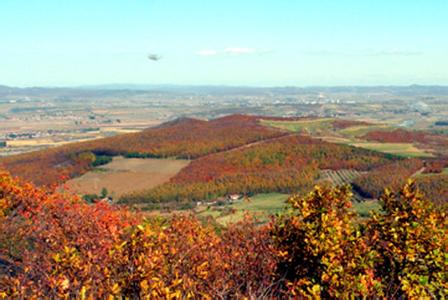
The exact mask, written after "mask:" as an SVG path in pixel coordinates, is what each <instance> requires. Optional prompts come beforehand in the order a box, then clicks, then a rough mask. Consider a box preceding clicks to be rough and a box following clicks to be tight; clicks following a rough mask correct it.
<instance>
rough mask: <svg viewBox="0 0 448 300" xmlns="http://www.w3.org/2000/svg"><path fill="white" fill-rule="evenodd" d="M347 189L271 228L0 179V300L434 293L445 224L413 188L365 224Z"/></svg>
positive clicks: (442, 261) (443, 283)
mask: <svg viewBox="0 0 448 300" xmlns="http://www.w3.org/2000/svg"><path fill="white" fill-rule="evenodd" d="M350 198H351V193H350V190H349V189H348V188H336V189H329V188H320V187H316V188H315V190H314V191H313V192H311V193H310V194H309V195H307V196H306V197H298V196H292V197H291V198H290V199H289V204H290V208H289V209H288V211H287V212H285V214H284V215H283V216H279V217H277V218H273V220H272V222H271V224H268V225H264V226H259V225H256V222H254V221H252V220H250V219H246V220H244V221H243V222H241V223H238V224H234V225H231V226H229V227H227V228H218V227H216V226H214V225H213V224H209V223H202V222H201V221H199V220H198V219H196V218H195V217H194V216H188V215H177V216H173V217H170V218H169V219H157V218H152V219H147V220H145V219H143V218H141V217H140V216H139V215H137V214H134V213H130V212H128V211H126V210H123V209H117V208H115V207H113V206H110V205H108V204H105V203H97V204H93V205H90V204H87V203H85V202H84V201H83V200H81V199H78V198H73V197H72V196H66V195H61V194H58V193H55V192H53V191H49V190H45V189H37V188H35V187H33V186H31V185H29V184H23V183H20V182H18V181H16V180H14V179H12V178H11V177H9V176H8V175H7V174H0V298H23V299H28V298H78V299H86V298H111V299H114V298H116V299H117V298H121V297H127V298H130V299H135V298H155V299H157V298H162V299H188V298H195V299H197V298H205V299H224V298H225V299H227V298H244V297H247V298H252V299H255V298H291V297H292V298H309V299H311V298H313V299H319V298H342V299H344V298H354V297H357V298H377V297H386V298H421V297H423V298H425V297H426V298H434V299H437V298H443V297H446V296H447V290H448V286H447V280H448V278H447V274H448V265H447V260H448V259H447V258H448V249H447V248H448V245H447V238H446V234H447V233H448V230H447V228H448V224H447V220H446V214H445V213H444V212H443V211H437V210H435V209H433V208H432V207H431V206H430V204H429V203H428V202H427V201H425V200H423V199H422V197H421V196H420V194H419V192H418V191H417V190H416V188H415V185H414V184H413V183H409V184H407V185H406V186H405V187H404V188H403V189H402V190H401V191H399V192H398V193H391V192H388V191H387V192H386V193H385V194H384V196H383V197H382V201H383V211H382V212H381V213H378V214H374V215H373V216H372V217H371V218H370V219H369V220H368V221H366V222H365V223H359V222H358V221H356V218H355V216H353V214H352V213H351V212H350V206H351V201H350Z"/></svg>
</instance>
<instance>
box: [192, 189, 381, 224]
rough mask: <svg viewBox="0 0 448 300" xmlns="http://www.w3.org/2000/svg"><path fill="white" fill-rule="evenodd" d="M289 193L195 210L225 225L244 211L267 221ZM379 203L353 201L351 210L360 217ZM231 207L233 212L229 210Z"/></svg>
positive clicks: (240, 216) (199, 214)
mask: <svg viewBox="0 0 448 300" xmlns="http://www.w3.org/2000/svg"><path fill="white" fill-rule="evenodd" d="M288 197H289V195H287V194H280V193H269V194H258V195H255V196H253V197H251V198H250V201H246V200H243V201H241V202H237V203H233V204H226V205H223V206H211V207H209V208H206V207H204V208H201V209H199V210H197V214H198V216H202V217H207V216H211V217H213V218H214V219H215V220H216V221H217V222H218V223H220V224H223V225H227V224H231V223H234V222H238V221H241V220H242V219H243V217H244V215H245V214H246V213H248V214H250V215H252V216H255V217H256V218H257V220H258V221H260V222H267V221H268V220H269V217H270V216H272V215H275V214H277V213H281V212H284V211H285V208H286V207H287V205H286V200H287V199H288ZM380 207H381V206H380V204H379V202H378V201H376V200H369V201H362V202H356V201H354V202H353V206H352V210H353V211H354V212H355V213H357V214H358V215H359V216H360V217H361V218H366V217H368V216H369V212H370V211H378V210H379V209H380ZM230 209H233V210H234V212H233V213H229V210H230Z"/></svg>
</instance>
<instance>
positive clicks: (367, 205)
mask: <svg viewBox="0 0 448 300" xmlns="http://www.w3.org/2000/svg"><path fill="white" fill-rule="evenodd" d="M380 208H381V204H380V203H379V202H378V201H377V200H369V201H363V202H353V206H352V211H354V212H355V213H357V214H358V215H359V216H360V217H361V218H368V217H369V216H370V212H372V211H379V210H380Z"/></svg>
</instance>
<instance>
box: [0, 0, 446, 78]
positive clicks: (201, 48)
mask: <svg viewBox="0 0 448 300" xmlns="http://www.w3.org/2000/svg"><path fill="white" fill-rule="evenodd" d="M317 2H318V3H317ZM150 53H156V54H159V55H161V56H162V59H161V60H159V61H152V60H149V59H148V58H147V56H148V54H150ZM106 83H140V84H161V83H173V84H225V85H298V86H307V85H377V84H378V85H380V84H381V85H382V84H398V85H402V84H414V83H418V84H448V0H439V1H437V0H345V1H344V0H338V1H335V0H328V1H322V0H320V1H314V0H313V1H312V0H309V1H299V0H296V1H294V0H275V1H268V0H266V1H264V0H257V1H252V0H225V1H224V0H223V1H217V0H203V1H199V0H198V1H192V0H160V1H156V0H0V84H7V85H15V86H30V85H32V86H38V85H39V86H41V85H46V86H63V85H64V86H65V85H84V84H106Z"/></svg>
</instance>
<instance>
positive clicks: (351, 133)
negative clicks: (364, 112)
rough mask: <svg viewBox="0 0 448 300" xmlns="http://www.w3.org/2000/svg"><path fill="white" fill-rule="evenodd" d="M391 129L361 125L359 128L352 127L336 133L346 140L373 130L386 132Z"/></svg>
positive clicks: (383, 126) (382, 126) (384, 126)
mask: <svg viewBox="0 0 448 300" xmlns="http://www.w3.org/2000/svg"><path fill="white" fill-rule="evenodd" d="M388 129H391V127H390V126H389V125H385V124H384V125H361V126H352V127H348V128H345V129H341V130H339V131H338V133H340V134H341V135H343V136H344V137H347V138H352V139H354V138H357V137H360V136H363V135H365V134H367V133H368V132H370V131H374V130H388Z"/></svg>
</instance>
